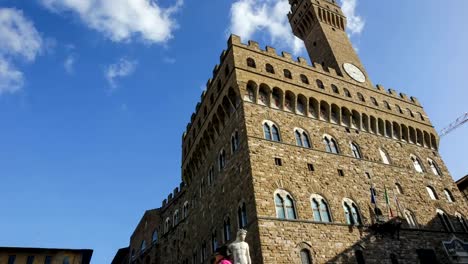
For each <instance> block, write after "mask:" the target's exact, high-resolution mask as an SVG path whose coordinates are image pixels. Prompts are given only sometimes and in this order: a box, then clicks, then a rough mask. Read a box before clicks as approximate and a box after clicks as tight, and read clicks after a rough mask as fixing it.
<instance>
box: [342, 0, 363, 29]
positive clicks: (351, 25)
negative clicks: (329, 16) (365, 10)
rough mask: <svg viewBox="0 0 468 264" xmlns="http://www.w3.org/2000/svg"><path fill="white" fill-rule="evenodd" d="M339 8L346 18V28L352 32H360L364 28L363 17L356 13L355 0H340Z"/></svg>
mask: <svg viewBox="0 0 468 264" xmlns="http://www.w3.org/2000/svg"><path fill="white" fill-rule="evenodd" d="M341 2H342V4H341V9H342V10H343V13H344V14H345V16H346V17H347V18H348V30H349V32H350V33H351V35H353V34H360V33H361V32H362V31H363V30H364V26H365V24H366V23H365V21H364V19H363V18H362V17H361V16H359V15H357V14H356V7H357V0H342V1H341Z"/></svg>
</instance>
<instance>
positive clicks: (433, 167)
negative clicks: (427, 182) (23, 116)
mask: <svg viewBox="0 0 468 264" xmlns="http://www.w3.org/2000/svg"><path fill="white" fill-rule="evenodd" d="M427 162H428V163H429V167H430V168H431V171H432V173H434V175H436V176H441V175H442V173H441V172H440V169H439V166H437V163H435V161H433V160H431V159H427Z"/></svg>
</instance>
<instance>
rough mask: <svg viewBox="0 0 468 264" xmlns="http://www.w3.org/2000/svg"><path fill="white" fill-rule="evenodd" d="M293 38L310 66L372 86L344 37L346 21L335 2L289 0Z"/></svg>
mask: <svg viewBox="0 0 468 264" xmlns="http://www.w3.org/2000/svg"><path fill="white" fill-rule="evenodd" d="M289 3H290V5H291V12H290V13H289V14H288V18H289V22H290V24H291V27H292V30H293V32H294V34H295V35H296V36H297V37H298V38H300V39H302V40H303V41H304V43H305V46H306V49H307V52H308V53H309V57H310V59H311V61H312V62H314V63H318V64H321V65H323V66H325V67H330V68H333V69H335V70H336V71H337V73H338V74H340V75H343V76H345V77H348V78H350V79H351V80H353V81H355V82H357V83H360V84H361V85H372V84H371V83H370V81H369V79H368V76H367V73H366V71H365V69H364V66H363V65H362V63H361V61H360V59H359V57H358V56H357V54H356V51H355V50H354V48H353V46H352V44H351V42H350V40H349V38H348V35H347V34H346V17H345V16H344V14H343V12H342V11H341V8H340V6H338V5H337V4H336V2H335V0H289Z"/></svg>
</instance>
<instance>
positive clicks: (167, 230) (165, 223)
mask: <svg viewBox="0 0 468 264" xmlns="http://www.w3.org/2000/svg"><path fill="white" fill-rule="evenodd" d="M170 226H171V220H170V219H169V217H168V218H166V222H164V232H165V233H167V232H169V228H170Z"/></svg>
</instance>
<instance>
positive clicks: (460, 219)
mask: <svg viewBox="0 0 468 264" xmlns="http://www.w3.org/2000/svg"><path fill="white" fill-rule="evenodd" d="M455 217H457V221H458V225H459V226H460V230H461V231H462V232H468V225H467V223H466V220H465V218H464V217H463V216H462V215H461V214H460V213H455Z"/></svg>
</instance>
